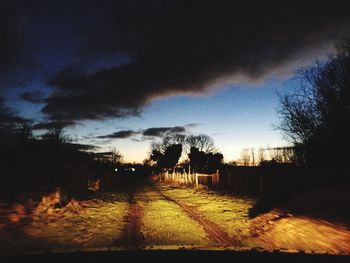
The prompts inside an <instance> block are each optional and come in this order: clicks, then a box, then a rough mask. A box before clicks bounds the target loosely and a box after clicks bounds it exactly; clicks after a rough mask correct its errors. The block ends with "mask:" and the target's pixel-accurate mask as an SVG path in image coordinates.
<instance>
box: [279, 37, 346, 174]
mask: <svg viewBox="0 0 350 263" xmlns="http://www.w3.org/2000/svg"><path fill="white" fill-rule="evenodd" d="M337 50H338V52H337V54H335V55H333V56H330V57H329V60H328V61H327V62H326V63H324V64H321V63H318V64H316V65H315V66H312V67H310V68H308V69H304V70H302V71H300V76H301V77H302V79H303V80H304V82H303V85H302V86H301V87H300V89H299V91H298V92H296V93H295V94H292V95H285V96H283V97H281V109H280V111H279V113H280V116H281V118H282V121H281V123H280V125H279V127H278V128H279V129H280V130H281V131H282V132H283V134H284V136H285V138H286V139H288V140H290V141H292V142H293V143H294V145H295V146H296V147H297V149H299V150H301V149H302V151H303V154H302V155H303V157H304V158H305V162H306V163H307V164H309V165H312V166H325V165H327V164H328V165H329V166H331V165H332V166H338V167H339V166H343V167H344V166H347V162H348V160H347V159H348V157H347V155H339V154H334V153H336V152H338V151H339V149H346V150H347V149H349V147H350V137H349V134H350V45H349V41H346V42H344V43H342V45H341V46H339V47H338V49H337ZM299 155H300V154H299Z"/></svg>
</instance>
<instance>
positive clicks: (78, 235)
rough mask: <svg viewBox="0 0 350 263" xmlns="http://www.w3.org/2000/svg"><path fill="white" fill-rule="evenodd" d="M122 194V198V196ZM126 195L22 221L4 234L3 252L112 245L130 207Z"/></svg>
mask: <svg viewBox="0 0 350 263" xmlns="http://www.w3.org/2000/svg"><path fill="white" fill-rule="evenodd" d="M121 195H122V196H121ZM123 195H125V194H118V195H116V194H114V195H113V194H109V195H105V196H102V197H101V199H91V200H84V201H79V202H77V203H73V205H72V206H71V207H69V205H68V206H67V207H64V208H62V209H55V210H54V211H52V212H51V213H48V214H44V215H41V216H38V217H33V218H32V219H30V220H27V222H19V223H17V224H16V225H14V226H12V227H11V228H10V229H5V232H3V233H1V235H2V236H4V237H6V238H1V241H0V252H1V251H3V252H7V253H9V252H10V253H11V252H33V251H41V252H42V251H57V250H58V251H59V250H76V249H83V248H92V247H109V246H113V242H114V240H115V239H117V238H118V237H120V236H121V234H122V230H123V227H124V225H125V222H124V216H125V215H126V214H127V212H128V207H129V204H128V202H127V201H126V200H127V199H126V198H125V197H124V196H123Z"/></svg>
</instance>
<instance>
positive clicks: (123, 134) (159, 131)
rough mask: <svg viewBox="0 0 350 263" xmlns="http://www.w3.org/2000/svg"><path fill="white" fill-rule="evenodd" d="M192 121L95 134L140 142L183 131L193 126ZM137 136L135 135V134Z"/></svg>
mask: <svg viewBox="0 0 350 263" xmlns="http://www.w3.org/2000/svg"><path fill="white" fill-rule="evenodd" d="M193 125H194V123H190V124H187V125H184V126H174V127H152V128H148V129H145V130H139V131H134V130H121V131H117V132H114V133H111V134H107V135H101V136H97V137H95V138H98V139H127V138H131V140H133V141H135V142H140V141H144V140H149V139H153V138H154V137H163V136H165V135H172V134H180V133H185V132H186V128H187V127H191V126H193ZM136 135H142V138H135V136H136ZM136 137H137V136H136Z"/></svg>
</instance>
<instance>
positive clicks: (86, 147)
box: [69, 143, 100, 151]
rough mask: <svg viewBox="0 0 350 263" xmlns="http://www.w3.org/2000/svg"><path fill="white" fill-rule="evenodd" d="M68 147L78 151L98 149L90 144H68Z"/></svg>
mask: <svg viewBox="0 0 350 263" xmlns="http://www.w3.org/2000/svg"><path fill="white" fill-rule="evenodd" d="M69 145H70V146H71V147H72V148H74V149H76V150H79V151H96V150H98V149H99V148H100V147H98V146H96V145H92V144H80V143H69Z"/></svg>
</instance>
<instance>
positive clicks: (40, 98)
mask: <svg viewBox="0 0 350 263" xmlns="http://www.w3.org/2000/svg"><path fill="white" fill-rule="evenodd" d="M44 97H45V95H44V94H43V93H42V92H41V91H25V92H23V93H21V95H20V98H21V99H22V100H24V101H27V102H31V103H43V102H44V99H45V98H44Z"/></svg>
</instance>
